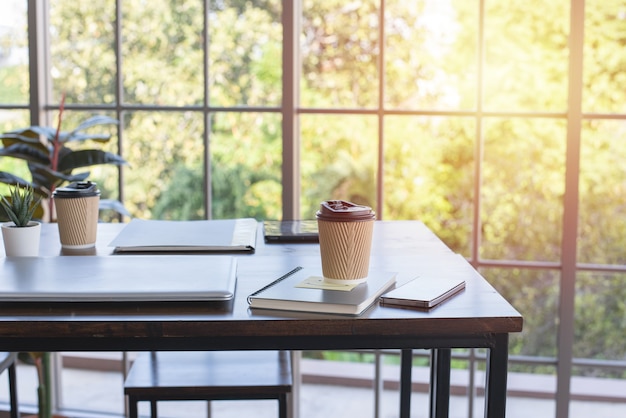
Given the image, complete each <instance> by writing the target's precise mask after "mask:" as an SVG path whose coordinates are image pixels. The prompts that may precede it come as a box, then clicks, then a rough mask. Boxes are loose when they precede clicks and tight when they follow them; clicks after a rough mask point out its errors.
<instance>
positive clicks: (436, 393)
mask: <svg viewBox="0 0 626 418" xmlns="http://www.w3.org/2000/svg"><path fill="white" fill-rule="evenodd" d="M451 355H452V350H450V349H449V348H446V349H443V348H439V349H434V350H432V353H431V364H430V416H431V418H446V417H447V416H448V414H449V411H450V359H451Z"/></svg>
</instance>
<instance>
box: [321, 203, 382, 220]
mask: <svg viewBox="0 0 626 418" xmlns="http://www.w3.org/2000/svg"><path fill="white" fill-rule="evenodd" d="M316 216H317V219H321V220H323V221H344V222H345V221H348V222H349V221H364V220H370V219H375V218H376V214H375V213H374V211H373V210H372V208H370V207H369V206H363V205H356V204H354V203H352V202H346V201H345V200H326V201H324V202H322V203H321V204H320V210H319V211H317V213H316Z"/></svg>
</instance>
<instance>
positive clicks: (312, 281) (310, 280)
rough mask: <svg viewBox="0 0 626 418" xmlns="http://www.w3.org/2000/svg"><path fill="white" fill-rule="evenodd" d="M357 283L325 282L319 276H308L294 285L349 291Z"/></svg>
mask: <svg viewBox="0 0 626 418" xmlns="http://www.w3.org/2000/svg"><path fill="white" fill-rule="evenodd" d="M357 285H358V283H346V284H343V283H338V284H336V283H327V282H325V281H324V278H323V277H321V276H309V277H307V278H306V279H304V280H303V281H301V282H300V283H298V284H297V285H296V287H302V288H305V289H322V290H341V291H345V292H349V291H350V290H352V289H354V288H355V286H357Z"/></svg>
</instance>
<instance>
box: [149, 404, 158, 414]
mask: <svg viewBox="0 0 626 418" xmlns="http://www.w3.org/2000/svg"><path fill="white" fill-rule="evenodd" d="M150 418H157V401H150Z"/></svg>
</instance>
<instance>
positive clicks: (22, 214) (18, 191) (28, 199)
mask: <svg viewBox="0 0 626 418" xmlns="http://www.w3.org/2000/svg"><path fill="white" fill-rule="evenodd" d="M1 199H2V200H0V204H2V208H3V209H4V211H5V212H6V214H7V216H8V217H9V219H11V221H13V223H14V224H15V225H16V226H18V227H24V226H28V223H29V222H30V221H31V219H32V218H33V213H35V209H36V208H37V206H38V205H39V202H41V197H40V198H38V199H35V191H34V189H33V188H32V187H30V186H24V187H20V185H19V184H18V185H15V187H14V188H13V189H12V190H11V196H10V199H7V198H6V197H5V196H2V197H1Z"/></svg>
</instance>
